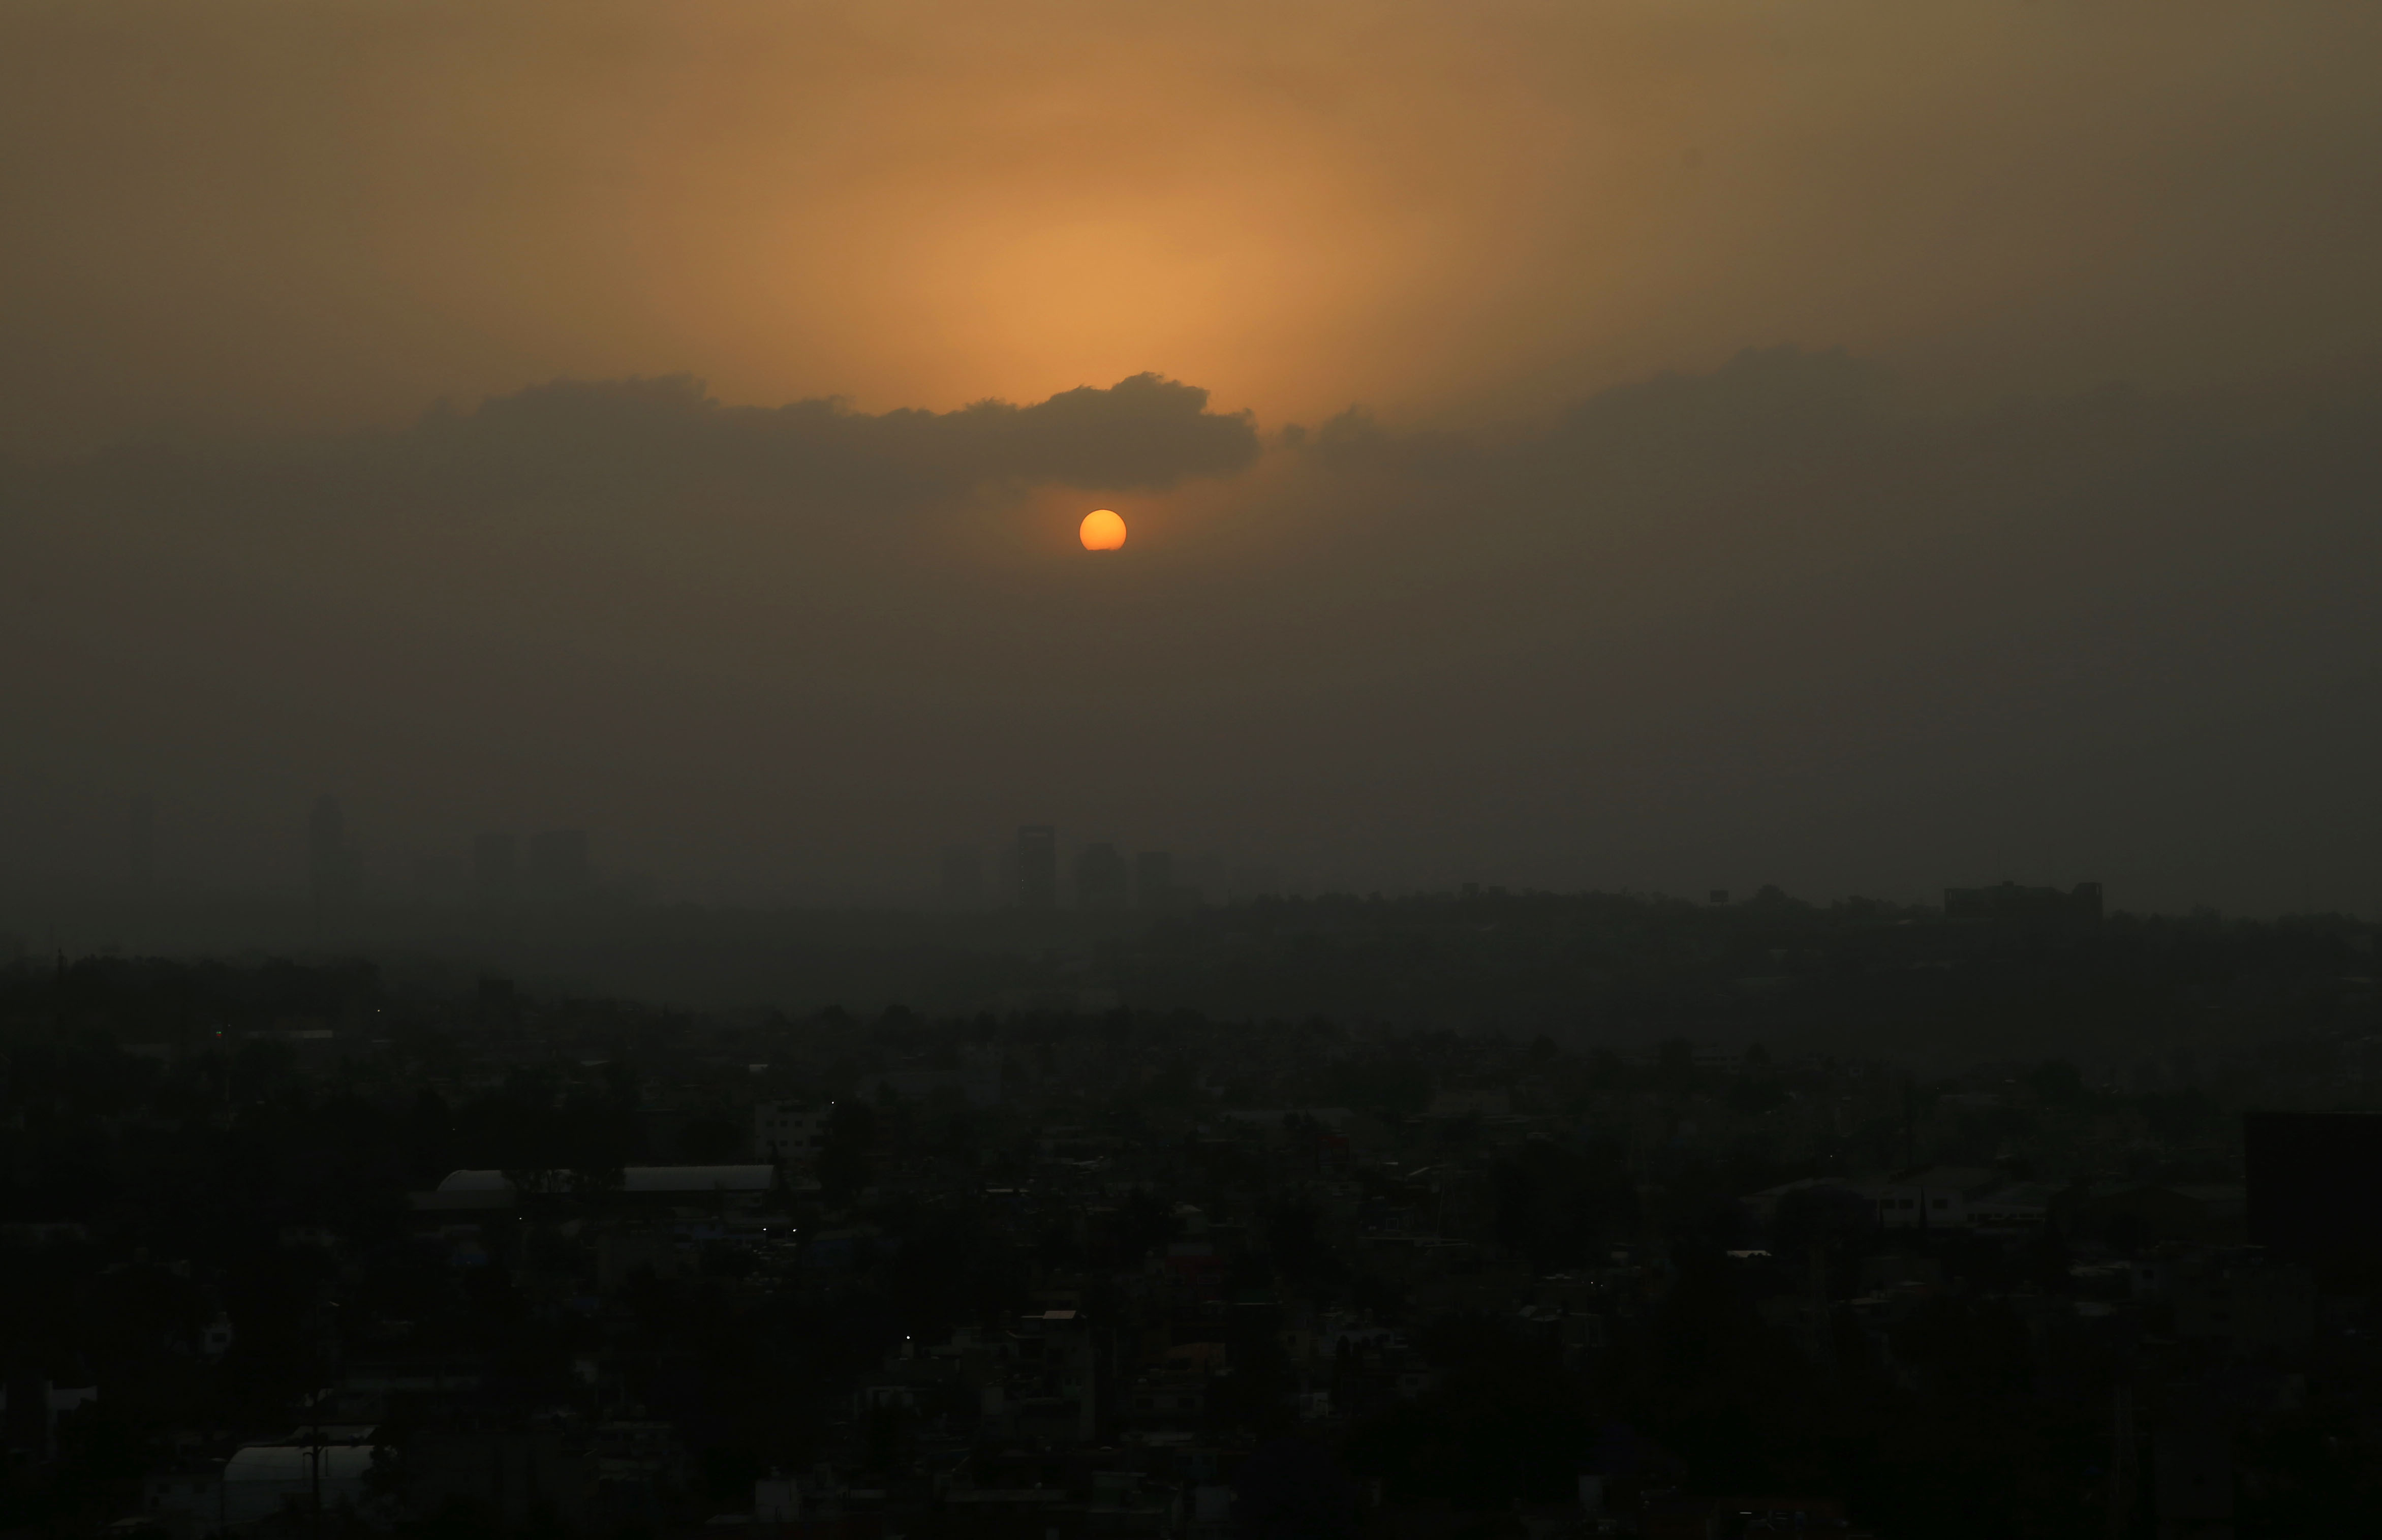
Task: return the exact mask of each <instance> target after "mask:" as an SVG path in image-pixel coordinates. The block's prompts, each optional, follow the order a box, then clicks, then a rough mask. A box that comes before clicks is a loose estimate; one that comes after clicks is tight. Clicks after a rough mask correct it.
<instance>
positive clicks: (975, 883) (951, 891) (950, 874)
mask: <svg viewBox="0 0 2382 1540" xmlns="http://www.w3.org/2000/svg"><path fill="white" fill-rule="evenodd" d="M941 891H942V899H943V907H944V908H946V909H973V908H976V907H977V906H980V905H982V904H983V903H984V860H983V857H981V856H978V855H977V854H976V846H974V845H972V844H947V845H945V846H943V860H942V890H941Z"/></svg>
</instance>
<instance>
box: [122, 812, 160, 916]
mask: <svg viewBox="0 0 2382 1540" xmlns="http://www.w3.org/2000/svg"><path fill="white" fill-rule="evenodd" d="M124 877H125V881H126V882H127V884H128V885H129V887H130V888H131V890H132V895H133V896H134V897H135V898H146V897H148V896H149V894H150V893H151V892H152V891H153V890H154V889H155V887H156V886H157V809H156V807H155V806H154V805H153V804H152V803H151V802H150V800H149V799H148V798H147V797H145V796H136V797H134V798H133V799H132V812H131V817H130V819H129V820H128V822H127V825H126V828H125V842H124Z"/></svg>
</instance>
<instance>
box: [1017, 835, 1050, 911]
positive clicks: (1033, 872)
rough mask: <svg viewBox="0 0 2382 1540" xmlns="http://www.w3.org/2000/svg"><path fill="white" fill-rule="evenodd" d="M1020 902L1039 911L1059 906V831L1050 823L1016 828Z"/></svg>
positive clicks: (1032, 909) (1020, 905) (1023, 906)
mask: <svg viewBox="0 0 2382 1540" xmlns="http://www.w3.org/2000/svg"><path fill="white" fill-rule="evenodd" d="M1017 906H1018V907H1019V908H1021V909H1026V910H1030V911H1032V912H1034V913H1037V914H1048V913H1050V911H1051V910H1053V909H1056V908H1057V907H1058V906H1059V831H1058V830H1056V829H1054V828H1052V827H1051V826H1050V825H1049V824H1047V823H1028V824H1024V825H1021V826H1020V827H1019V829H1018V831H1017Z"/></svg>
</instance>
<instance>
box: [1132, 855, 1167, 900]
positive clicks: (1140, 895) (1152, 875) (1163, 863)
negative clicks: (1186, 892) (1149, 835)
mask: <svg viewBox="0 0 2382 1540" xmlns="http://www.w3.org/2000/svg"><path fill="white" fill-rule="evenodd" d="M1133 906H1134V907H1135V908H1136V909H1147V910H1149V911H1151V912H1152V913H1155V912H1157V911H1159V910H1160V909H1171V908H1173V906H1174V857H1173V855H1172V854H1170V853H1169V852H1167V851H1163V850H1145V851H1143V852H1142V853H1141V854H1140V855H1139V856H1136V857H1135V858H1134V863H1133Z"/></svg>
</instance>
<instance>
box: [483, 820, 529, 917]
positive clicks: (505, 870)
mask: <svg viewBox="0 0 2382 1540" xmlns="http://www.w3.org/2000/svg"><path fill="white" fill-rule="evenodd" d="M520 882H521V867H520V864H519V860H518V857H517V853H516V851H515V849H514V844H513V837H512V836H511V835H510V834H499V833H491V834H474V835H473V836H472V893H473V897H475V898H477V899H478V900H479V901H480V902H481V903H483V904H510V902H512V900H513V897H514V895H515V894H516V893H518V892H519V891H520Z"/></svg>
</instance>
